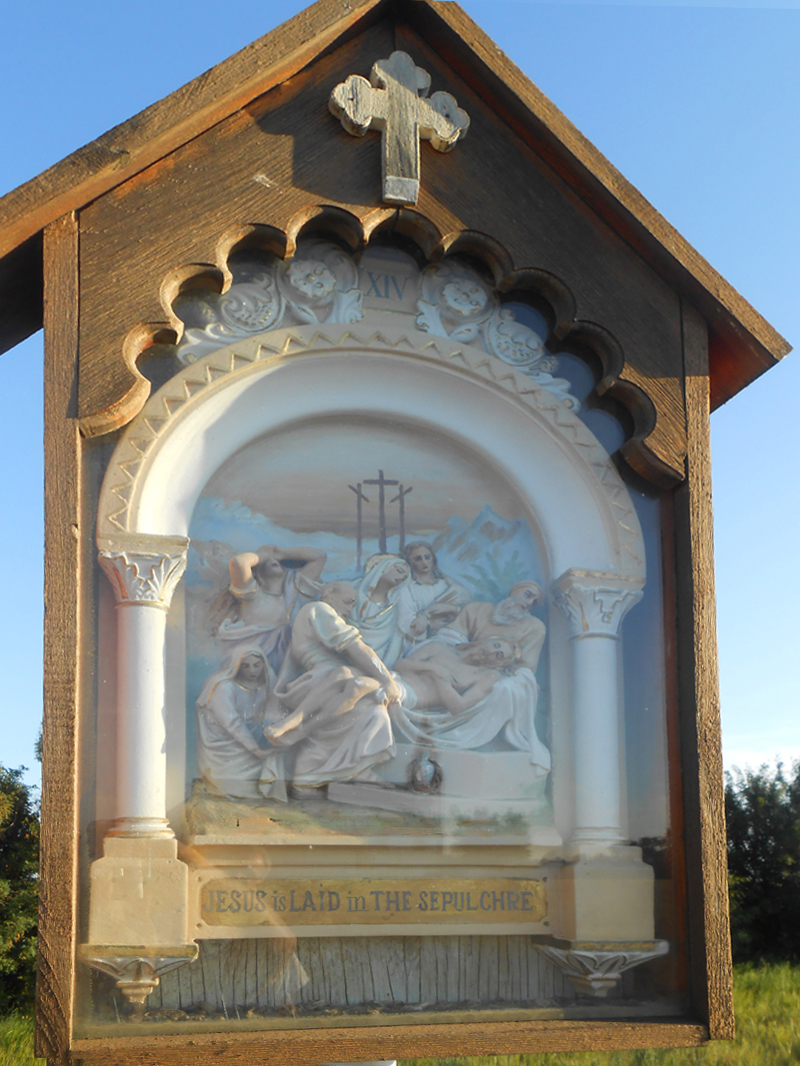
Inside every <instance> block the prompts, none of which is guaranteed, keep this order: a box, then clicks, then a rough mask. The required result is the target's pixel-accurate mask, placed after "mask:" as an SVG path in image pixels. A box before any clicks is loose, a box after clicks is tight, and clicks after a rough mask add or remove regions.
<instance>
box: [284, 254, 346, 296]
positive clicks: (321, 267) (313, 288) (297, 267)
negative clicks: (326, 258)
mask: <svg viewBox="0 0 800 1066" xmlns="http://www.w3.org/2000/svg"><path fill="white" fill-rule="evenodd" d="M289 284H290V285H291V286H292V288H294V289H297V291H298V292H302V293H303V295H304V296H307V297H308V298H309V299H310V300H322V299H324V298H325V297H326V296H330V294H331V293H332V292H333V290H334V289H335V288H336V278H335V277H334V275H333V273H332V271H331V270H330V268H329V267H327V266H326V265H325V263H322V262H320V261H319V260H315V259H295V260H294V261H293V262H292V264H291V266H290V267H289Z"/></svg>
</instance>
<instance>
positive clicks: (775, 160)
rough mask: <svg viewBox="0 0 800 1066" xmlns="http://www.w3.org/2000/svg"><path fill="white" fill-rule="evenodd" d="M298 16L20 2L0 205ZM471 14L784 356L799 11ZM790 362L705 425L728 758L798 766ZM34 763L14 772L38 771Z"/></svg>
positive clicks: (32, 523)
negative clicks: (757, 315) (764, 322)
mask: <svg viewBox="0 0 800 1066" xmlns="http://www.w3.org/2000/svg"><path fill="white" fill-rule="evenodd" d="M304 6H305V4H303V3H298V2H295V0H291V2H290V0H283V2H281V3H274V2H268V0H267V2H265V0H259V2H255V0H237V3H236V4H235V5H221V4H219V3H213V4H212V3H209V2H207V0H192V2H191V3H189V2H186V0H159V2H158V3H155V2H153V0H140V2H139V3H137V4H135V5H133V4H127V3H125V4H109V3H108V2H107V0H103V2H98V0H77V2H75V3H72V4H64V3H63V2H55V0H28V3H27V5H25V7H24V8H23V6H22V5H13V6H9V7H8V9H7V10H5V11H4V13H3V39H4V59H3V64H2V67H0V99H2V100H3V101H4V106H3V109H2V111H0V134H1V135H2V136H1V138H0V144H2V152H1V153H0V194H3V193H5V192H7V191H9V190H10V189H12V188H14V187H15V186H16V185H18V184H20V183H22V182H23V181H26V180H27V179H29V178H31V177H34V176H35V175H36V174H37V173H39V172H40V171H41V170H43V169H45V168H46V167H48V166H50V165H51V164H53V163H55V162H57V161H58V160H59V159H61V158H62V157H63V156H65V155H68V154H69V153H70V152H72V151H73V150H74V149H76V148H78V147H79V146H80V145H82V144H84V143H86V142H87V141H90V140H92V139H93V138H94V137H96V136H98V135H99V134H101V133H103V132H105V130H107V129H109V128H110V127H112V126H114V125H116V124H117V123H119V122H122V121H124V120H125V119H127V118H129V117H130V116H132V115H134V114H135V113H136V112H138V111H140V110H142V109H143V108H144V107H146V106H148V105H149V104H151V103H153V102H154V101H156V100H158V99H160V98H161V97H162V96H165V95H166V94H167V93H169V92H171V91H172V90H173V89H176V88H177V87H178V86H180V85H182V84H183V83H185V82H187V81H189V80H190V79H192V78H193V77H195V76H197V75H198V74H200V73H202V72H203V71H205V70H207V69H208V68H209V67H211V66H213V65H214V64H216V63H218V62H220V61H221V60H223V59H225V58H226V57H227V56H228V55H230V54H231V53H232V52H234V51H236V50H237V49H239V48H241V47H243V46H244V45H246V44H248V43H249V42H250V41H251V40H253V39H255V38H256V37H258V36H260V35H261V34H263V33H266V32H267V31H268V30H270V29H272V28H273V27H274V26H275V25H277V24H278V23H279V22H280V21H282V20H283V19H286V18H288V17H290V16H291V15H293V14H295V13H296V12H297V11H299V10H301V9H302V8H303V7H304ZM463 6H464V7H465V8H466V10H467V11H468V12H469V14H470V15H472V17H473V18H474V19H475V20H476V21H477V22H478V23H479V24H480V25H481V26H482V27H483V28H484V29H485V30H486V31H487V32H488V33H489V34H490V36H492V37H493V38H494V39H495V41H496V42H497V43H498V44H499V45H500V47H501V48H502V49H503V50H504V51H505V52H506V53H507V54H508V55H509V56H510V57H511V59H513V60H514V61H515V62H516V63H517V64H518V65H519V66H520V67H521V68H522V69H523V70H524V71H525V73H527V74H528V75H529V76H530V77H531V78H532V80H533V81H534V82H535V83H536V84H537V85H538V86H539V88H541V89H542V90H543V91H544V92H545V93H546V94H547V95H548V96H549V97H550V98H551V99H552V100H553V101H554V102H555V103H556V104H557V105H558V107H560V108H561V110H562V111H564V112H565V114H566V115H567V116H568V117H569V118H570V119H571V120H572V121H573V122H574V123H575V124H576V125H577V126H578V128H579V129H580V130H581V131H582V132H583V133H584V134H585V135H586V136H587V137H589V139H590V140H592V141H593V142H594V143H595V144H596V145H597V147H598V148H599V149H600V150H601V151H602V152H604V153H605V155H606V156H607V157H608V158H609V159H610V160H611V161H612V162H613V163H614V164H615V165H616V166H617V167H618V168H619V169H620V170H621V171H622V172H623V174H625V176H626V177H627V178H628V179H629V180H630V181H632V182H633V183H634V184H635V185H637V186H638V188H639V189H640V190H641V191H642V192H643V193H644V195H645V196H646V197H647V198H648V199H649V200H650V201H651V202H652V203H653V204H655V206H656V207H657V208H658V209H659V210H660V211H661V212H662V213H663V214H664V215H665V216H666V217H667V218H668V219H669V221H670V222H672V223H673V224H674V225H675V226H677V228H678V229H679V230H680V231H681V232H682V233H683V234H684V236H685V237H686V238H687V239H688V240H689V241H691V242H692V243H693V244H694V245H695V247H696V248H697V249H698V250H699V251H700V252H701V253H702V254H703V255H705V256H706V258H707V259H709V260H710V262H711V263H712V264H713V265H714V266H715V267H716V268H717V269H718V270H719V271H720V272H721V273H722V274H723V275H724V276H725V277H726V278H727V279H728V280H729V281H730V282H731V283H732V284H733V285H734V286H735V287H736V288H738V289H739V291H740V292H741V293H742V294H743V295H744V296H745V297H747V299H749V300H750V302H751V303H753V304H754V305H755V306H756V307H757V308H758V310H759V311H760V312H761V313H762V314H763V315H765V317H766V318H768V319H769V320H770V321H771V322H772V324H773V325H774V326H775V327H776V328H777V329H778V330H779V331H780V332H782V333H783V334H784V336H786V337H787V338H788V340H789V341H790V342H792V343H795V344H800V266H799V265H798V253H797V248H798V241H799V240H800V195H798V189H800V63H798V59H797V57H798V55H800V2H798V0H791V2H790V0H785V2H773V3H770V4H754V3H744V2H742V3H735V4H722V3H717V2H712V0H707V2H706V3H705V4H704V5H703V6H698V5H695V4H691V3H688V2H676V3H672V4H658V3H649V2H644V0H643V2H640V3H638V4H630V3H628V4H625V3H618V4H607V3H599V2H598V3H595V2H592V3H583V4H579V3H572V2H562V3H551V4H538V3H529V2H525V0H516V2H514V0H508V2H505V0H491V2H485V0H467V2H465V3H464V4H463ZM795 393H798V394H800V356H795V355H790V356H789V357H788V359H787V360H785V362H784V363H783V364H782V365H780V366H779V367H777V368H775V369H774V370H772V371H770V373H769V374H767V375H766V376H765V377H763V378H762V379H760V380H759V381H758V382H756V383H755V384H754V385H753V386H751V388H749V389H748V390H747V391H746V392H745V393H743V394H741V395H740V396H738V397H737V398H736V399H734V400H733V401H732V402H731V403H729V404H728V405H727V406H726V407H725V408H723V409H722V410H721V411H719V412H717V414H716V415H715V416H714V418H713V420H712V428H713V449H714V452H713V458H714V491H715V510H716V530H715V536H716V548H717V581H718V597H719V598H718V604H719V623H720V624H719V633H720V662H721V677H722V701H723V702H722V706H723V743H724V746H725V754H726V762H727V763H728V764H729V765H730V764H734V763H737V764H740V765H743V764H745V763H748V762H749V763H751V764H757V763H759V762H761V761H762V760H765V759H772V758H774V757H775V756H779V757H782V758H784V759H790V758H792V757H800V715H798V704H799V703H800V696H799V695H798V684H797V681H796V678H795V674H794V665H793V664H794V663H795V662H796V658H795V657H796V656H797V655H798V652H797V642H798V636H797V634H798V630H797V622H796V614H797V607H798V604H800V566H798V563H797V561H796V560H795V558H794V551H795V550H796V543H797V530H798V527H800V448H798V446H797V443H796V440H795V432H794V430H795V425H796V424H797V422H798V401H797V399H796V397H795ZM0 438H2V444H3V453H4V455H5V456H6V461H5V462H4V463H3V464H2V465H1V466H0V498H1V499H2V500H3V515H4V516H5V521H4V527H5V528H4V532H3V533H2V543H3V551H2V553H0V587H2V589H3V591H4V595H5V597H6V609H5V613H4V620H3V622H2V623H0V626H1V632H2V637H1V638H0V676H2V678H3V684H2V689H1V690H0V691H2V697H0V721H2V734H0V737H1V739H0V761H2V762H3V763H4V764H5V765H7V766H16V765H19V764H21V763H25V764H27V765H29V766H31V764H32V763H33V742H34V739H35V736H36V733H37V731H38V722H39V717H40V712H41V626H42V607H41V600H42V594H41V588H42V551H43V537H42V507H41V491H42V452H41V438H42V421H41V335H39V336H37V337H34V338H32V339H30V340H29V341H27V342H25V343H24V344H22V345H20V346H19V347H17V348H16V349H14V350H13V351H12V352H9V353H7V354H5V355H3V356H2V357H0ZM35 776H36V773H35V770H33V771H32V774H31V777H32V779H35Z"/></svg>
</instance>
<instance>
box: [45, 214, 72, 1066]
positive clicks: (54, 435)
mask: <svg viewBox="0 0 800 1066" xmlns="http://www.w3.org/2000/svg"><path fill="white" fill-rule="evenodd" d="M78 299H79V297H78V223H77V220H76V219H75V217H74V215H72V214H70V215H67V216H65V217H64V218H61V219H59V220H58V221H57V222H54V223H52V224H51V225H50V226H48V228H47V230H46V232H45V235H44V323H45V349H44V406H45V426H46V427H47V428H46V432H45V567H44V600H45V619H44V727H43V760H42V771H43V777H42V834H41V850H40V869H41V882H40V896H39V952H38V969H37V983H36V988H37V1002H36V1054H37V1055H39V1056H40V1057H42V1058H46V1059H47V1060H48V1062H49V1063H53V1064H54V1063H61V1062H64V1061H66V1051H67V1048H68V1047H69V1043H70V1039H71V1032H72V1013H73V1004H74V965H75V963H74V959H75V922H76V910H75V909H76V899H77V884H76V877H77V840H78V826H77V777H76V773H75V766H76V761H77V760H76V755H77V734H78V698H79V681H80V678H79V664H80V654H79V648H80V625H79V596H80V574H81V558H80V542H81V513H80V486H81V478H80V437H79V434H78V424H77V420H76V419H75V413H76V411H75V374H76V369H77V362H76V360H77V338H78Z"/></svg>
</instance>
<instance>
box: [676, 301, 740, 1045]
mask: <svg viewBox="0 0 800 1066" xmlns="http://www.w3.org/2000/svg"><path fill="white" fill-rule="evenodd" d="M683 322H684V352H685V360H686V401H687V413H688V420H689V454H688V456H687V461H686V467H687V478H686V481H685V482H684V484H683V485H682V486H681V487H680V489H679V490H678V491H677V492H676V493H675V544H676V555H677V558H678V559H679V560H681V565H679V566H678V568H677V618H678V658H679V664H680V673H679V681H678V684H679V700H680V730H681V742H682V751H681V756H682V766H683V780H684V804H685V811H686V852H687V868H688V876H687V885H688V887H687V895H688V899H689V904H690V905H689V937H688V940H689V946H690V979H691V984H692V996H693V1001H694V1006H695V1009H696V1010H697V1011H698V1013H699V1014H700V1015H701V1016H704V1017H705V1018H707V1020H708V1027H709V1032H710V1034H711V1036H712V1038H714V1039H722V1040H726V1039H731V1038H732V1036H733V1033H734V1019H733V983H732V968H731V957H730V927H729V918H728V883H727V863H726V839H725V801H724V793H723V779H722V735H721V730H720V713H719V677H718V661H717V630H716V606H715V590H714V540H713V511H712V501H711V449H710V439H709V380H708V340H707V332H706V327H705V323H704V322H703V320H702V318H701V317H700V315H699V314H698V313H697V312H696V311H695V310H694V308H693V307H691V305H689V304H685V305H684V307H683Z"/></svg>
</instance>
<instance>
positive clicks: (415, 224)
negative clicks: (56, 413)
mask: <svg viewBox="0 0 800 1066" xmlns="http://www.w3.org/2000/svg"><path fill="white" fill-rule="evenodd" d="M387 232H390V233H396V234H398V235H400V236H402V237H405V238H407V239H410V240H412V241H414V242H415V243H416V244H417V245H418V247H419V248H420V250H421V252H422V254H423V255H424V256H425V258H426V259H427V260H428V262H430V263H433V264H436V263H441V261H442V260H443V259H444V258H445V257H458V256H469V257H470V259H471V260H473V261H475V262H476V263H479V264H480V265H481V266H482V267H483V269H484V270H485V272H486V274H487V275H488V276H490V277H491V278H493V280H494V287H495V290H496V292H497V293H498V294H501V293H502V294H508V293H511V292H513V293H519V294H520V295H522V296H523V297H524V296H525V294H528V293H529V294H531V295H533V296H535V297H536V298H537V299H538V300H540V301H544V302H545V304H546V305H547V306H548V308H549V309H550V311H551V315H550V316H549V317H551V319H552V342H551V350H553V351H559V350H561V351H563V350H570V349H573V350H578V351H580V350H581V349H582V348H586V347H588V348H589V349H591V351H592V352H593V353H594V355H596V357H597V358H598V360H599V363H600V365H601V367H602V377H601V380H600V381H599V383H598V385H597V392H598V393H599V394H601V395H602V394H608V395H609V396H612V397H613V398H614V399H615V400H617V401H618V402H619V403H620V404H621V405H622V406H623V407H624V408H625V409H626V410H627V411H628V412H629V414H630V416H631V420H632V424H633V434H632V436H631V437H630V439H629V440H627V441H626V442H625V444H624V445H623V447H622V449H621V451H622V454H623V456H624V457H625V459H626V460H627V462H628V463H629V464H630V465H631V466H632V467H633V468H634V469H635V470H636V471H637V472H638V473H639V474H641V475H642V476H643V477H645V478H647V479H648V480H650V481H653V482H654V483H656V484H658V485H662V486H666V485H669V484H674V483H675V482H677V481H678V480H680V479H681V478H682V477H683V467H682V461H681V463H678V462H677V460H676V458H675V447H674V443H675V442H674V436H675V425H674V422H675V419H674V417H671V422H672V424H671V425H667V426H665V425H662V420H663V415H664V413H665V412H664V408H663V404H661V403H660V401H661V399H662V397H661V396H660V394H659V391H658V389H657V388H655V391H648V390H647V388H646V387H645V385H646V379H643V378H642V377H641V376H637V375H632V374H631V373H630V369H629V367H628V364H627V362H626V353H625V352H624V351H623V350H622V348H621V346H620V344H619V342H618V341H617V339H616V337H615V336H614V333H613V332H612V330H611V329H610V328H608V327H606V326H604V325H602V324H599V323H594V322H587V321H581V320H579V319H578V318H577V311H576V308H577V301H576V298H575V295H574V294H573V293H572V292H571V291H570V289H569V287H568V286H567V285H565V284H564V283H563V282H562V281H561V280H560V279H559V278H558V277H556V276H555V275H553V274H552V273H549V272H548V271H546V270H542V269H540V268H535V267H526V266H522V267H515V265H514V263H513V261H512V259H511V256H510V254H509V253H508V251H507V250H506V249H505V248H504V247H503V245H502V244H500V243H499V242H498V241H496V240H495V239H494V238H492V237H490V236H489V235H486V234H482V233H479V232H475V231H470V230H461V231H453V232H451V233H448V234H442V233H441V232H440V231H439V230H438V228H437V227H436V225H435V224H434V223H433V222H432V221H431V220H430V219H428V218H426V217H425V216H424V215H423V214H422V213H420V212H419V211H415V210H411V209H405V208H404V209H401V210H399V211H395V210H392V209H388V208H378V209H374V210H372V211H370V212H368V213H367V214H365V215H364V216H363V217H358V216H356V215H355V214H352V213H351V212H349V211H346V210H344V209H343V208H339V207H334V206H331V205H316V206H314V207H309V208H306V209H304V210H302V211H300V212H297V213H296V214H295V215H294V216H292V218H291V220H290V222H289V224H288V225H287V227H286V229H285V230H279V229H277V228H276V227H273V226H264V225H257V224H248V225H241V226H237V227H234V228H232V229H229V230H227V231H226V232H225V233H224V234H223V235H222V237H221V238H220V239H219V241H218V242H217V254H216V262H215V263H198V264H187V265H185V266H182V267H178V268H176V269H175V270H174V271H172V272H171V273H170V274H169V275H168V276H167V277H165V278H164V279H163V280H162V284H161V288H160V300H161V304H162V307H163V308H164V311H165V315H166V319H167V320H166V321H164V322H155V323H141V324H139V325H138V326H136V327H134V328H133V329H131V331H130V332H129V333H128V335H127V337H126V339H125V343H124V346H123V353H122V355H123V360H124V362H125V363H126V365H127V366H128V368H129V370H130V372H131V375H132V376H133V379H134V380H133V383H132V386H131V388H130V390H129V391H128V393H127V394H126V395H125V396H123V397H121V398H120V399H119V400H117V401H116V402H115V403H113V404H111V405H110V406H109V407H107V408H106V409H105V410H104V411H98V412H96V413H95V414H92V415H88V416H85V417H84V418H82V419H81V429H82V431H83V432H84V434H85V435H87V436H95V435H100V434H102V433H105V432H109V431H110V430H112V429H115V428H118V427H119V426H121V425H124V424H125V423H126V422H128V421H130V420H131V418H133V417H134V416H135V415H136V413H137V412H138V411H139V410H141V408H142V407H143V405H144V403H145V402H146V399H147V395H148V394H149V391H150V385H149V382H148V381H147V380H146V379H145V377H144V376H143V375H142V374H141V372H140V371H139V369H138V368H137V365H136V364H137V361H138V360H139V359H140V358H141V357H142V356H143V354H144V352H145V351H146V349H147V348H148V347H149V346H152V345H174V344H176V343H177V342H178V341H179V340H180V338H181V335H182V332H183V328H184V326H183V322H182V321H181V320H180V318H179V317H178V315H177V314H176V312H175V310H174V303H175V301H176V299H177V298H178V297H179V296H181V295H184V294H186V293H187V292H192V291H200V290H206V291H209V290H210V291H212V292H216V293H219V294H224V293H225V292H227V291H228V290H229V289H230V287H231V284H232V280H233V279H232V274H231V271H230V268H229V265H228V264H229V260H230V259H231V257H232V256H234V255H235V254H236V253H239V252H243V251H247V250H251V249H253V250H258V251H262V252H266V253H268V254H269V255H271V256H274V257H276V259H277V260H280V261H282V262H285V261H287V260H289V259H291V258H292V257H293V256H294V255H295V253H296V251H297V248H298V242H301V243H302V242H303V241H304V240H308V239H309V238H310V237H311V236H312V235H313V236H319V237H321V238H322V237H333V238H335V239H336V240H337V241H338V242H339V243H340V244H341V245H342V246H344V247H345V248H348V249H350V251H351V252H356V251H358V250H360V249H362V248H365V247H367V246H368V245H369V242H370V240H371V239H372V238H373V237H374V236H375V234H376V233H387ZM276 324H277V323H276ZM633 377H636V380H635V381H634V380H632V378H633ZM668 413H669V414H670V415H671V416H674V412H672V411H670V412H668ZM667 445H669V446H667ZM678 452H679V453H680V449H678Z"/></svg>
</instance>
